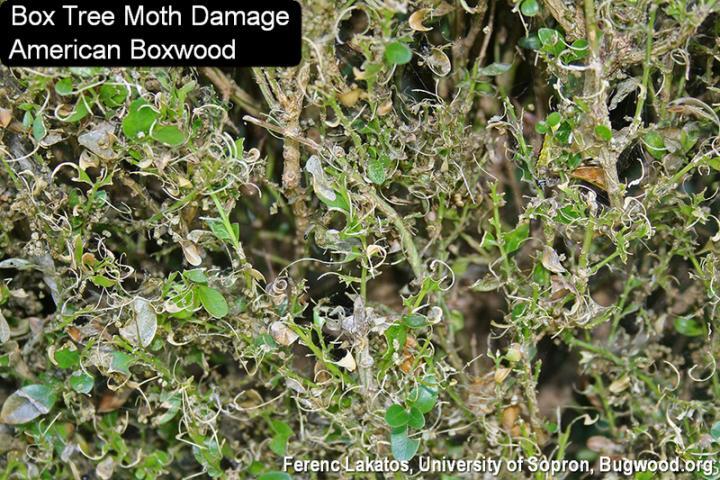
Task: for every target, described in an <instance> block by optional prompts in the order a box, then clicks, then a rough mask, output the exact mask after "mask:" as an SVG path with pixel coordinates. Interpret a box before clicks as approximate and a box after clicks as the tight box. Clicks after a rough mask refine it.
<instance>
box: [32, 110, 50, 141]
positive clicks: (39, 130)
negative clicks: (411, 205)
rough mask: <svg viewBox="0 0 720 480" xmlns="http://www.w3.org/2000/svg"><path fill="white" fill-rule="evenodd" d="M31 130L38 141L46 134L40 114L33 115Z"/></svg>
mask: <svg viewBox="0 0 720 480" xmlns="http://www.w3.org/2000/svg"><path fill="white" fill-rule="evenodd" d="M32 132H33V137H34V138H35V140H37V141H38V142H39V141H40V140H42V139H43V138H45V135H47V129H46V128H45V122H44V121H43V117H42V114H38V116H37V117H35V120H34V121H33V125H32Z"/></svg>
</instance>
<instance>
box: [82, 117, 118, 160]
mask: <svg viewBox="0 0 720 480" xmlns="http://www.w3.org/2000/svg"><path fill="white" fill-rule="evenodd" d="M114 133H115V125H112V124H110V123H108V122H102V123H100V124H99V125H98V126H96V127H95V128H93V129H92V130H91V131H89V132H86V133H83V134H82V135H80V136H79V137H78V143H79V144H80V145H82V146H83V147H85V148H87V149H88V150H90V151H91V152H92V153H94V154H95V155H97V156H98V157H100V158H103V159H105V160H110V159H112V158H115V157H116V156H117V154H116V153H115V151H114V150H113V148H112V146H113V141H114V139H115V138H114Z"/></svg>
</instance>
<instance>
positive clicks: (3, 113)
mask: <svg viewBox="0 0 720 480" xmlns="http://www.w3.org/2000/svg"><path fill="white" fill-rule="evenodd" d="M11 121H12V111H10V110H8V109H7V108H0V127H2V128H5V127H7V126H8V125H10V122H11Z"/></svg>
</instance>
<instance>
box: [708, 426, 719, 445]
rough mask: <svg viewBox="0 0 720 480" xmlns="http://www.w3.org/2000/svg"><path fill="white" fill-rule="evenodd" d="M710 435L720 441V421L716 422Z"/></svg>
mask: <svg viewBox="0 0 720 480" xmlns="http://www.w3.org/2000/svg"><path fill="white" fill-rule="evenodd" d="M710 436H712V438H713V440H715V441H716V442H720V422H716V423H715V425H713V426H712V428H711V429H710Z"/></svg>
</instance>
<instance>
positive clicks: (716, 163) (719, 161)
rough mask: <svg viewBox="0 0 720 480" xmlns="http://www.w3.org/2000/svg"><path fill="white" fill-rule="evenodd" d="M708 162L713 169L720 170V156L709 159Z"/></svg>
mask: <svg viewBox="0 0 720 480" xmlns="http://www.w3.org/2000/svg"><path fill="white" fill-rule="evenodd" d="M707 164H708V165H709V166H710V168H712V169H713V170H718V171H720V157H715V158H711V159H709V160H707Z"/></svg>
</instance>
